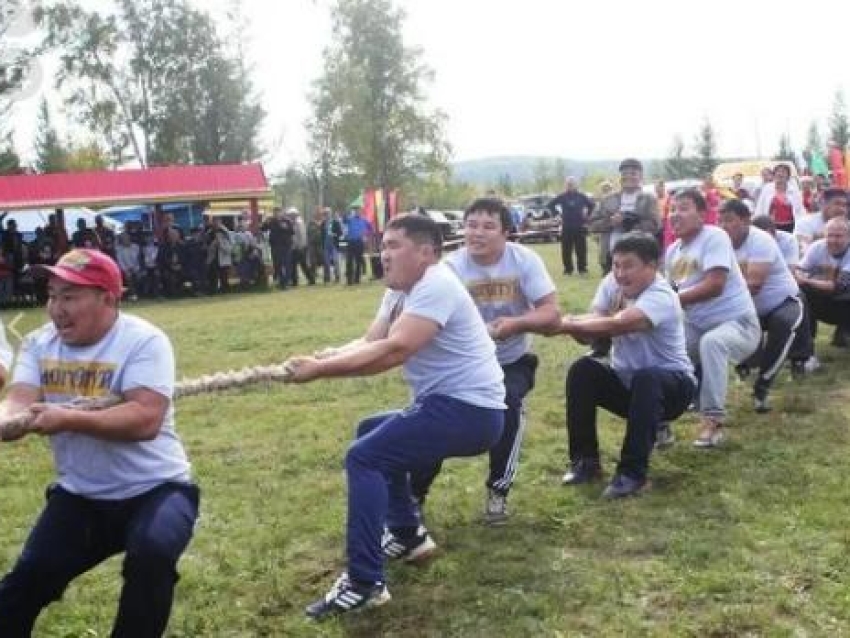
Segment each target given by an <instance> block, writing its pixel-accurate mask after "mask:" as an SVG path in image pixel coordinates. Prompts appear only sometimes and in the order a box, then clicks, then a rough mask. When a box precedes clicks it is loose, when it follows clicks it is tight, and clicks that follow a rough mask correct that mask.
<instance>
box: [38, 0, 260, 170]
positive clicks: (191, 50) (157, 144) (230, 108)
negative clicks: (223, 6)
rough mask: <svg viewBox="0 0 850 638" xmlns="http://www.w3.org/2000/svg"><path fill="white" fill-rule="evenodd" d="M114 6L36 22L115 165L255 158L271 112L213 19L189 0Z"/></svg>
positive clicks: (61, 82) (48, 10) (59, 9)
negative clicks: (261, 131) (263, 123)
mask: <svg viewBox="0 0 850 638" xmlns="http://www.w3.org/2000/svg"><path fill="white" fill-rule="evenodd" d="M113 2H114V5H113V8H112V9H113V10H112V11H111V12H108V13H107V12H104V13H103V14H101V13H98V12H97V11H94V12H88V11H86V10H84V9H83V8H81V7H80V6H79V5H77V4H75V3H74V2H73V1H68V2H55V3H52V4H48V5H46V6H45V7H43V8H41V9H40V10H39V11H38V13H37V18H38V19H39V21H40V22H41V24H42V25H43V26H44V28H45V30H46V32H47V37H46V39H45V45H46V46H48V47H52V48H55V49H57V50H58V51H59V52H60V54H61V61H62V64H61V67H60V71H59V73H58V75H57V85H58V86H59V87H66V88H67V90H68V92H69V94H68V96H67V102H68V104H69V106H70V107H71V108H72V110H73V112H74V113H75V115H76V117H77V119H78V120H79V121H80V122H81V123H82V124H83V125H84V126H86V127H87V128H89V129H90V130H92V131H95V132H97V134H98V135H99V138H100V142H101V144H102V146H103V147H105V148H106V149H107V150H108V152H109V154H110V156H111V161H112V163H113V164H116V165H117V164H121V163H123V162H124V161H126V160H127V159H130V158H133V159H135V160H136V161H138V162H139V164H141V165H142V166H147V165H148V164H151V163H177V162H208V163H213V162H239V161H245V160H250V159H255V158H256V157H257V155H258V154H259V149H258V146H257V138H258V134H259V127H260V124H261V121H262V118H263V116H264V113H263V111H262V109H261V108H260V107H259V106H258V104H257V102H256V98H255V97H254V96H253V92H252V90H251V85H250V78H248V76H247V73H248V72H247V70H246V69H245V66H244V64H242V62H241V61H240V60H239V59H237V58H235V57H234V56H233V54H232V53H229V52H228V51H227V50H226V47H225V46H224V44H223V42H222V40H221V38H220V37H219V35H218V33H217V29H216V25H215V24H214V23H213V21H212V18H210V17H209V16H208V15H207V14H206V13H204V12H202V11H199V10H197V9H194V8H193V7H192V6H191V5H189V3H188V2H187V0H113Z"/></svg>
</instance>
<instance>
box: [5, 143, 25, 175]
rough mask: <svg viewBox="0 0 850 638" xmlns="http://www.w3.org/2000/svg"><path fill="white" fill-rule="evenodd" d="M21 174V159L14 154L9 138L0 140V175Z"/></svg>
mask: <svg viewBox="0 0 850 638" xmlns="http://www.w3.org/2000/svg"><path fill="white" fill-rule="evenodd" d="M21 172H22V168H21V158H20V157H18V154H17V153H16V152H15V148H14V146H13V145H12V140H11V137H10V136H8V135H7V136H6V137H5V138H3V139H0V175H17V174H19V173H21Z"/></svg>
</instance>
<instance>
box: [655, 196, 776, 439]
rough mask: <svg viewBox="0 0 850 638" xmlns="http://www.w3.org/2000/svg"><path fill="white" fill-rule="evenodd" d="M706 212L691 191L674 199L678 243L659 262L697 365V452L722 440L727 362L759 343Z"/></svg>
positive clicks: (745, 295) (737, 272) (749, 308)
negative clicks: (676, 300)
mask: <svg viewBox="0 0 850 638" xmlns="http://www.w3.org/2000/svg"><path fill="white" fill-rule="evenodd" d="M706 208H707V207H706V202H705V198H704V197H703V196H702V194H701V193H700V192H699V191H697V190H694V189H690V190H685V191H682V192H681V193H679V194H678V195H676V207H675V209H674V210H673V212H672V213H670V225H671V227H672V229H673V233H674V234H675V235H676V237H677V238H678V239H677V240H676V241H675V242H674V243H673V244H672V245H671V246H670V247H669V248H668V249H667V255H666V258H665V260H664V265H665V268H666V270H667V279H668V281H670V283H671V285H672V286H673V288H674V289H675V290H676V291H677V292H678V293H679V301H680V302H681V304H682V307H683V308H684V311H685V334H686V337H687V340H688V354H689V355H690V357H691V360H692V361H693V362H694V364H695V365H696V366H698V367H697V370H698V376H699V379H700V388H699V400H698V404H699V410H700V415H701V419H700V421H701V423H700V430H699V434H698V435H697V438H696V440H695V441H694V446H695V447H697V448H703V449H704V448H712V447H715V446H717V445H719V444H720V443H721V442H722V441H723V440H724V438H725V433H724V430H723V423H724V420H725V418H726V391H727V388H728V366H729V362H730V361H734V362H736V363H740V362H741V361H744V360H745V359H746V358H747V357H749V356H750V355H751V354H753V352H755V350H756V348H757V347H758V344H759V341H760V339H761V326H760V325H759V321H758V317H757V316H756V310H755V307H754V306H753V301H752V299H751V298H750V295H749V292H748V291H747V285H746V283H745V281H744V278H743V276H742V275H741V269H740V267H739V266H738V262H737V260H736V259H735V252H734V250H733V249H732V243H731V241H730V240H729V237H728V236H727V235H726V233H724V232H723V231H722V230H721V229H719V228H717V227H715V226H709V225H706V224H705V223H704V215H705V212H706Z"/></svg>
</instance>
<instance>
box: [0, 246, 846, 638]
mask: <svg viewBox="0 0 850 638" xmlns="http://www.w3.org/2000/svg"><path fill="white" fill-rule="evenodd" d="M539 250H540V252H541V254H543V256H544V257H545V259H546V260H547V262H548V264H549V266H550V271H551V272H552V273H553V274H555V278H556V280H557V282H558V284H559V288H560V293H561V306H562V309H563V310H564V311H570V312H578V311H583V310H584V309H585V307H586V305H587V303H588V300H589V298H590V296H591V294H592V291H593V289H594V287H595V285H596V283H597V278H596V277H591V278H589V279H578V278H566V277H562V276H560V275H559V274H556V273H560V268H559V267H558V265H557V261H558V260H557V255H556V249H555V246H554V245H547V246H542V247H540V248H539ZM381 293H382V288H381V287H380V286H379V285H378V284H377V283H369V284H367V285H364V286H361V287H359V288H356V289H350V288H346V287H341V286H328V287H323V286H321V285H319V286H317V287H314V288H307V287H303V288H299V289H297V290H294V291H289V292H286V293H279V292H269V293H268V294H266V293H258V294H250V295H242V296H231V297H227V298H215V299H200V300H187V301H180V302H174V303H150V304H147V303H143V304H139V305H136V306H131V307H130V308H128V310H129V311H130V312H134V313H137V314H139V315H141V316H144V317H146V318H148V319H150V320H152V321H153V322H155V323H156V324H158V325H159V326H161V327H162V328H164V329H165V330H166V332H167V333H168V334H169V335H170V336H171V338H172V340H173V342H174V344H175V348H176V351H177V360H178V371H179V376H195V375H199V374H203V373H206V372H211V371H215V370H224V369H228V368H237V367H241V366H243V365H246V364H261V363H270V362H277V361H281V360H282V359H284V358H285V357H286V356H287V355H290V354H295V353H303V352H309V351H312V350H314V349H316V348H318V347H320V346H323V345H327V344H335V343H339V342H343V341H346V340H348V339H350V338H353V337H356V336H359V335H360V334H361V332H362V330H363V329H364V328H365V326H366V325H367V324H368V322H369V321H370V320H371V318H372V316H373V313H374V311H375V308H376V305H377V302H378V299H379V298H380V295H381ZM12 316H13V313H4V321H5V322H6V323H7V325H8V323H9V322H10V321H11V319H12ZM43 319H44V315H43V313H42V312H41V311H31V312H28V313H27V314H26V315H25V317H24V318H23V319H22V320H21V321H20V325H22V326H24V327H27V328H32V327H35V326H36V325H38V324H39V323H40V322H41V321H43ZM823 332H824V333H825V335H824V338H828V336H829V332H830V330H825V331H823ZM536 343H537V351H538V353H539V354H540V356H541V368H540V370H539V371H538V386H537V388H536V390H535V391H534V393H533V395H532V397H531V399H530V407H529V415H530V427H529V431H528V434H527V438H526V443H525V447H524V455H523V458H522V465H521V467H520V474H519V477H518V481H517V483H516V485H515V488H514V491H513V493H512V495H511V499H510V504H511V508H512V512H513V516H512V518H511V520H510V522H509V524H508V525H507V526H506V527H503V528H499V529H489V528H486V527H484V526H483V525H482V524H480V523H479V517H480V511H481V509H482V506H483V485H482V484H483V479H484V476H485V460H484V458H483V457H482V458H478V459H474V460H457V461H450V462H449V463H447V465H446V467H445V469H444V472H443V474H442V475H441V476H440V478H439V479H438V482H437V484H436V485H435V488H434V492H433V496H432V498H431V499H430V501H429V504H428V510H427V516H428V522H429V527H430V528H431V530H432V532H433V534H434V536H435V539H436V540H437V543H438V544H439V545H440V549H441V551H440V553H439V555H438V556H437V557H436V558H435V560H433V561H432V562H431V563H430V564H428V565H427V566H424V567H421V568H411V567H405V566H400V565H392V566H390V568H389V572H388V574H389V579H390V590H391V592H392V594H393V600H392V602H391V603H390V604H389V605H387V606H385V607H383V608H381V609H378V610H374V611H370V612H367V613H363V614H359V615H355V616H353V617H347V618H343V619H339V620H334V621H331V622H329V623H325V624H322V625H315V624H311V623H309V622H307V621H305V620H304V618H303V607H304V605H305V604H306V603H308V602H310V601H312V599H313V598H315V597H316V596H317V595H319V594H323V593H324V592H325V591H326V589H327V587H328V585H329V584H330V582H331V580H332V578H333V577H334V576H335V575H336V574H337V572H338V571H339V569H340V568H341V567H342V565H343V556H342V547H343V526H344V494H345V486H344V476H343V473H342V471H341V462H342V458H343V455H344V452H345V449H346V446H347V442H348V441H349V440H350V438H351V436H352V432H353V429H354V426H355V424H356V422H357V420H358V418H360V417H362V416H365V415H367V414H369V413H371V412H374V411H378V410H380V409H383V408H386V407H392V406H401V405H403V404H404V402H405V399H406V396H407V392H406V388H405V386H404V385H403V383H402V382H401V379H400V375H399V374H398V373H397V372H391V373H388V374H385V375H383V376H379V377H372V378H366V379H353V380H341V381H330V382H328V381H320V382H316V383H313V384H310V385H307V386H300V387H283V386H279V385H275V386H273V387H268V388H262V387H261V388H254V389H251V390H245V391H240V392H226V393H221V394H218V395H215V396H212V395H209V396H203V397H195V398H188V399H183V400H181V401H180V402H179V404H178V412H177V415H178V421H177V422H178V429H179V431H180V432H181V434H182V436H183V439H184V442H185V444H186V447H187V448H188V451H189V454H190V456H191V459H192V461H193V465H194V472H195V475H196V478H197V480H198V482H199V483H200V485H201V487H202V489H203V504H202V510H203V512H202V519H201V521H200V525H199V527H198V531H197V535H196V537H195V539H194V541H193V542H192V544H191V546H190V548H189V550H188V552H187V554H186V555H185V556H184V559H183V561H182V563H181V573H182V580H181V581H180V583H179V585H178V593H177V599H176V601H175V609H174V613H173V616H172V620H171V625H170V630H169V635H171V636H181V637H203V636H212V637H219V636H220V637H243V636H244V637H254V636H287V637H288V636H354V637H364V638H366V637H369V638H371V637H376V636H399V637H419V636H422V637H438V636H462V637H476V636H482V637H484V636H505V637H509V638H512V637H515V636H516V637H530V636H715V637H720V636H789V637H790V636H794V637H802V636H813V637H814V636H845V635H850V526H848V515H850V481H848V478H847V476H848V473H850V472H848V470H850V466H848V461H847V450H848V442H850V436H848V427H847V415H848V410H847V407H846V406H847V402H848V399H850V390H848V385H847V382H846V374H845V371H846V370H847V366H848V355H847V354H845V353H843V352H840V351H837V350H833V349H831V348H829V347H828V346H823V345H822V346H821V353H820V354H821V360H822V361H823V362H824V364H825V366H824V368H823V369H822V370H820V371H819V372H818V373H817V374H815V375H813V376H812V377H810V378H808V379H806V380H805V381H804V382H802V383H799V384H792V382H791V380H790V377H789V376H788V374H787V372H784V373H783V374H782V376H781V379H780V381H779V382H778V386H777V390H776V392H775V398H774V408H775V409H774V412H773V413H772V414H771V415H769V416H758V415H755V414H754V413H753V412H752V409H751V407H750V401H749V388H747V387H745V386H743V385H740V384H733V385H732V386H731V393H730V403H731V406H732V411H731V422H730V427H729V434H730V437H731V442H730V444H729V445H728V446H726V447H724V448H723V449H720V450H716V451H712V452H707V453H706V452H697V451H694V450H693V449H692V448H691V446H690V440H691V437H692V434H693V430H694V427H695V421H694V417H693V416H692V415H687V416H686V417H684V418H683V419H681V420H680V421H679V422H677V423H676V424H675V426H674V428H675V431H676V433H677V436H678V438H679V442H678V443H677V444H676V445H675V446H674V447H673V448H672V449H670V450H668V451H666V452H664V453H661V454H657V455H655V456H654V457H653V459H652V469H651V477H652V479H653V481H654V485H653V489H652V490H651V491H650V492H649V493H647V494H645V495H644V496H642V497H640V498H637V499H629V500H625V501H623V502H613V503H611V502H603V501H601V500H600V499H599V493H600V490H601V487H600V486H594V487H588V488H580V489H575V488H565V487H562V486H561V485H560V478H561V475H562V473H563V471H564V467H565V454H566V449H565V448H566V443H565V434H564V397H563V395H564V390H563V383H564V370H565V366H566V365H567V364H568V362H570V361H571V360H572V359H574V358H575V357H576V356H578V355H579V354H580V353H581V352H582V351H583V348H581V347H579V346H577V345H576V344H574V343H572V342H569V341H567V340H566V339H563V338H561V339H556V340H544V339H538V340H537V342H536ZM600 423H601V439H602V446H603V455H604V458H603V462H604V463H605V466H606V471H607V472H608V473H609V474H610V472H611V470H612V469H613V463H614V461H615V458H616V454H617V451H618V450H619V445H620V441H621V437H622V432H623V429H622V424H621V422H619V421H618V420H616V419H610V418H608V417H607V416H606V417H603V418H602V419H601V421H600ZM0 476H2V479H3V481H2V491H0V570H2V571H5V570H6V569H7V568H8V567H9V565H10V564H11V561H13V560H14V558H15V557H16V555H17V553H18V551H19V549H20V546H21V543H22V541H23V539H24V538H25V535H26V533H27V531H28V529H29V527H30V525H31V524H32V521H33V519H34V517H35V516H36V514H37V512H38V511H39V509H40V508H41V506H42V495H43V491H44V487H45V485H46V484H47V483H48V482H49V480H50V478H51V476H52V474H51V460H50V456H49V453H48V450H47V445H46V442H45V441H43V440H40V439H38V438H35V437H30V438H27V439H25V440H24V441H21V442H20V443H18V444H15V445H4V446H3V447H2V448H0ZM119 587H120V561H119V560H117V559H113V560H111V561H109V562H108V563H106V564H105V565H102V566H101V567H100V568H98V569H96V570H95V571H93V572H91V573H89V574H87V575H86V576H84V577H82V578H80V579H79V580H77V581H76V582H75V583H74V584H73V585H72V586H71V587H70V588H69V590H68V591H67V593H66V595H65V598H64V600H63V601H62V602H60V603H58V604H55V605H53V606H51V607H50V608H49V609H48V610H47V612H46V613H45V614H43V615H42V617H41V619H40V621H39V624H38V626H37V629H36V636H40V637H41V636H43V637H49V638H60V637H61V638H68V637H78V636H79V637H83V636H106V635H108V633H109V629H110V626H111V620H112V616H113V614H114V610H115V604H116V601H117V596H118V589H119Z"/></svg>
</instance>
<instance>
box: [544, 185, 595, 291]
mask: <svg viewBox="0 0 850 638" xmlns="http://www.w3.org/2000/svg"><path fill="white" fill-rule="evenodd" d="M546 208H548V209H549V210H551V211H555V210H557V211H559V212H560V214H561V262H562V263H563V265H564V274H565V275H572V274H573V251H575V255H576V261H577V262H578V272H579V274H581V275H586V274H587V219H588V217H590V213H591V212H592V211H593V202H592V201H591V200H590V198H589V197H588V196H587V195H585V194H584V193H582V192H581V191H580V190H579V189H578V185H577V182H576V178H575V177H568V178H567V181H566V189H565V190H564V192H563V193H561V194H560V195H558V196H557V197H556V198H555V199H553V200H552V201H550V202H549V203H548V204H546Z"/></svg>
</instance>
